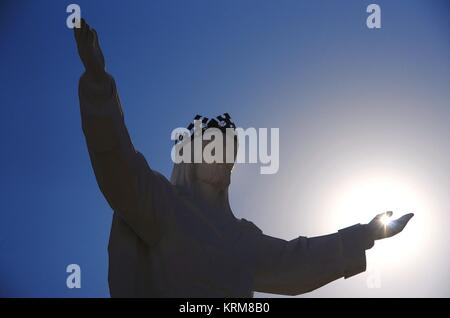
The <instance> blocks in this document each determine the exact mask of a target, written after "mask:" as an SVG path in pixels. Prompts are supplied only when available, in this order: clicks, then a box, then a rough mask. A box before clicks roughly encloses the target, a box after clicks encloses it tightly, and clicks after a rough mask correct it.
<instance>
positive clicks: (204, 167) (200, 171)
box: [195, 134, 237, 189]
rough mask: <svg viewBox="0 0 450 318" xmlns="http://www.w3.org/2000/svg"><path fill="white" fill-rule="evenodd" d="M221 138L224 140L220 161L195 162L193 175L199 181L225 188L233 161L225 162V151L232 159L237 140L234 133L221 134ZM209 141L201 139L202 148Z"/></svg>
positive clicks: (227, 184)
mask: <svg viewBox="0 0 450 318" xmlns="http://www.w3.org/2000/svg"><path fill="white" fill-rule="evenodd" d="M223 139H224V141H225V142H224V143H223V145H222V154H223V159H222V162H220V163H219V162H213V163H207V162H204V161H203V162H202V163H198V164H195V177H196V179H197V180H199V181H201V182H205V183H208V184H211V185H213V186H216V187H218V188H221V189H226V188H227V187H228V186H229V185H230V181H231V170H232V169H233V165H234V162H226V158H227V152H228V158H233V161H234V159H235V158H236V154H237V141H236V138H235V136H234V135H232V136H230V135H227V134H223ZM233 140H234V141H233ZM210 142H211V141H203V147H202V148H203V150H205V147H206V146H207V145H208V144H209V143H210ZM233 144H234V145H233Z"/></svg>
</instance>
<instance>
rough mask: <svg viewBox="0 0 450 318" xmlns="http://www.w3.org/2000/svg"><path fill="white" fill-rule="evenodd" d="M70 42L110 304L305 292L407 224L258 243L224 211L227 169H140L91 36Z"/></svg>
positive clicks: (81, 34)
mask: <svg viewBox="0 0 450 318" xmlns="http://www.w3.org/2000/svg"><path fill="white" fill-rule="evenodd" d="M75 38H76V42H77V46H78V52H79V55H80V58H81V61H82V62H83V64H84V66H85V69H86V71H85V73H84V74H83V75H82V76H81V79H80V83H79V98H80V107H81V118H82V127H83V131H84V134H85V137H86V142H87V147H88V150H89V155H90V158H91V162H92V166H93V169H94V172H95V176H96V178H97V182H98V185H99V187H100V189H101V191H102V193H103V195H104V196H105V198H106V200H107V201H108V203H109V205H110V206H111V208H112V209H113V210H114V217H113V222H112V228H111V235H110V241H109V248H108V251H109V287H110V293H111V296H112V297H252V296H253V292H254V291H258V292H265V293H275V294H284V295H297V294H301V293H305V292H309V291H312V290H314V289H316V288H318V287H320V286H323V285H325V284H327V283H329V282H331V281H333V280H335V279H338V278H341V277H345V278H348V277H350V276H353V275H355V274H358V273H360V272H363V271H364V270H365V269H366V258H365V250H366V249H369V248H371V247H372V246H373V244H374V240H378V239H382V238H386V237H390V236H393V235H396V234H397V233H399V232H401V231H402V230H403V228H404V227H405V225H406V224H407V222H408V221H409V219H410V218H411V217H412V216H413V215H412V214H407V215H404V216H402V217H401V218H399V219H397V220H395V221H393V222H392V223H391V224H390V225H389V226H388V227H385V226H383V225H382V224H381V222H380V220H379V219H380V217H381V216H382V215H384V214H383V213H382V214H380V215H378V216H376V217H375V218H374V219H373V220H372V221H371V222H370V223H369V224H363V225H362V224H357V225H354V226H351V227H348V228H345V229H342V230H340V231H338V232H337V233H334V234H330V235H325V236H320V237H312V238H306V237H298V238H296V239H294V240H291V241H285V240H282V239H278V238H274V237H270V236H267V235H264V234H263V233H262V231H261V230H260V229H259V228H258V227H257V226H255V225H254V224H253V223H252V222H249V221H247V220H245V219H237V218H235V217H234V215H233V213H232V211H231V208H230V205H229V202H228V186H229V183H230V175H231V168H232V166H233V165H232V164H227V163H223V164H219V163H213V164H207V163H200V164H187V163H181V164H175V165H174V170H173V173H172V177H171V181H170V182H169V181H168V180H167V179H166V178H165V177H164V176H162V175H161V174H159V173H157V172H155V171H153V170H152V169H151V168H150V167H149V166H148V164H147V162H146V160H145V159H144V157H143V156H142V154H140V153H139V152H137V151H136V150H135V149H134V147H133V144H132V142H131V140H130V136H129V134H128V132H127V128H126V127H125V123H124V118H123V113H122V108H121V105H120V101H119V96H118V94H117V89H116V85H115V83H114V80H113V78H112V77H111V76H110V75H109V74H107V73H106V71H105V62H104V58H103V54H102V52H101V49H100V46H99V42H98V39H97V34H96V32H95V30H93V29H91V28H90V27H89V25H88V24H86V22H85V21H82V24H81V28H79V29H75ZM388 213H389V214H391V212H388Z"/></svg>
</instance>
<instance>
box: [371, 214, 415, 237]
mask: <svg viewBox="0 0 450 318" xmlns="http://www.w3.org/2000/svg"><path fill="white" fill-rule="evenodd" d="M392 214H393V213H392V212H391V211H388V212H386V213H381V214H378V215H377V216H376V217H374V218H373V219H372V221H370V223H369V224H367V225H366V226H367V229H368V232H369V236H370V237H371V239H373V240H381V239H384V238H387V237H391V236H394V235H397V234H398V233H400V232H401V231H403V229H404V228H405V226H406V224H408V222H409V220H410V219H411V218H412V217H413V216H414V214H413V213H409V214H405V215H403V216H402V217H400V218H398V219H396V220H392V221H389V222H383V218H386V217H388V218H390V217H391V216H392Z"/></svg>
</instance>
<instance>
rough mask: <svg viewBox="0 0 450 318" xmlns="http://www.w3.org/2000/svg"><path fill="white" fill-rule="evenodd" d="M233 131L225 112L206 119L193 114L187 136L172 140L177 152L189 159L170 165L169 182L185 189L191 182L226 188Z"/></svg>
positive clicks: (234, 144)
mask: <svg viewBox="0 0 450 318" xmlns="http://www.w3.org/2000/svg"><path fill="white" fill-rule="evenodd" d="M235 128H236V126H235V125H234V123H233V122H232V121H231V118H230V116H229V115H228V114H227V113H225V114H223V115H221V116H217V117H216V118H215V119H210V120H209V119H208V118H206V117H202V116H199V115H197V116H196V117H195V119H194V123H191V124H190V125H189V126H188V128H187V129H188V130H189V131H190V133H189V135H184V136H182V137H181V138H179V139H178V140H177V141H176V143H177V145H176V146H177V147H178V148H177V149H179V150H180V153H181V154H183V151H188V152H189V153H190V156H187V155H186V156H185V158H188V159H189V160H184V161H185V162H181V163H177V164H175V165H174V169H173V172H172V177H171V181H172V183H173V184H175V185H179V186H184V187H189V186H191V185H192V183H193V182H203V183H206V184H209V185H212V186H214V187H217V188H219V189H223V190H225V189H227V188H228V186H229V185H230V180H231V171H232V169H233V166H234V161H235V159H236V156H237V149H238V142H237V135H236V133H235ZM186 137H189V138H186ZM186 161H189V162H186Z"/></svg>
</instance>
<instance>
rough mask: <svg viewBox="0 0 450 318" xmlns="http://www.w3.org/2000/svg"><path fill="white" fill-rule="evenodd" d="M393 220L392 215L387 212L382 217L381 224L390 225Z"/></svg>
mask: <svg viewBox="0 0 450 318" xmlns="http://www.w3.org/2000/svg"><path fill="white" fill-rule="evenodd" d="M391 221H392V217H390V216H389V215H387V214H385V215H383V216H382V217H381V218H380V222H381V224H383V225H384V226H388V225H389V223H391Z"/></svg>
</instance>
